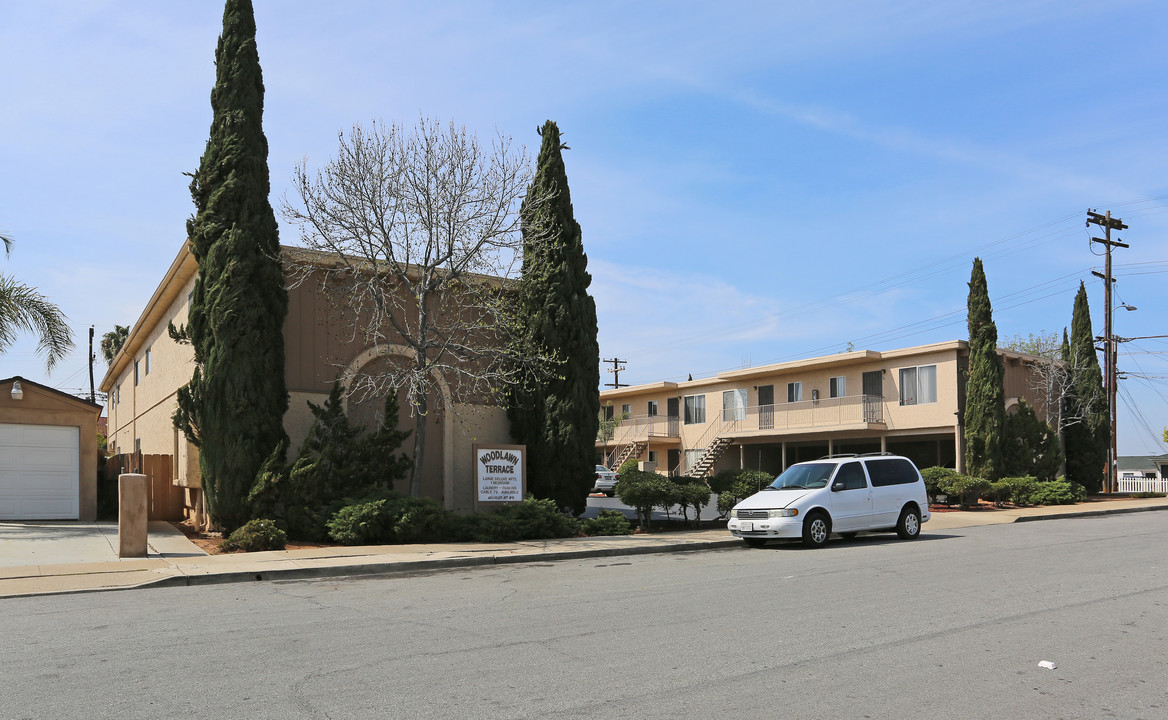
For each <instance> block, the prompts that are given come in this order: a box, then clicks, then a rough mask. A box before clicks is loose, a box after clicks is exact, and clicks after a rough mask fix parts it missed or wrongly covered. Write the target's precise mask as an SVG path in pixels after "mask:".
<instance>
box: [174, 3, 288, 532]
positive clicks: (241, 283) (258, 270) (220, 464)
mask: <svg viewBox="0 0 1168 720" xmlns="http://www.w3.org/2000/svg"><path fill="white" fill-rule="evenodd" d="M255 33H256V28H255V16H254V13H253V11H252V4H251V0H227V3H226V6H225V7H224V10H223V33H222V35H220V36H219V44H218V47H217V48H216V49H215V87H214V88H213V89H212V90H211V109H212V119H211V131H210V137H209V138H208V140H207V147H206V149H205V151H204V152H203V156H202V158H201V160H200V161H199V169H198V171H197V172H196V173H195V175H194V176H193V179H192V180H191V197H192V198H193V200H194V203H195V214H194V216H193V217H192V218H190V219H189V220H188V221H187V236H188V237H189V238H190V243H191V252H192V254H193V255H194V257H195V260H196V261H197V262H198V266H199V273H198V277H197V278H196V280H195V289H194V293H193V294H192V296H191V303H190V313H189V316H188V325H187V328H186V330H185V336H186V337H187V338H188V339H189V340H190V342H191V344H192V345H193V346H194V351H195V365H196V367H195V371H194V374H193V376H192V377H191V381H190V382H189V383H188V384H187V385H186V386H185V387H183V388H182V389H180V390H179V394H178V409H177V410H176V412H175V418H174V419H175V424H176V425H177V426H178V427H180V428H181V429H182V430H183V431H184V433H185V434H186V435H187V437H188V438H190V440H191V441H192V442H193V443H195V444H197V445H198V446H199V468H200V470H201V471H202V483H203V492H204V493H205V496H206V501H207V509H208V511H209V512H210V514H211V517H212V519H213V521H214V522H215V523H217V524H218V525H219V526H220V528H221V529H222V530H223V531H224V532H230V531H231V530H234V529H235V528H237V527H239V526H240V525H242V524H243V523H245V522H247V520H248V519H249V518H248V514H249V513H248V503H247V496H248V493H249V492H250V490H251V486H252V484H253V482H254V481H255V478H256V474H257V472H258V471H259V469H260V467H261V466H262V465H263V463H264V461H265V460H267V459H268V458H269V456H270V455H271V454H272V452H273V451H274V450H275V449H276V448H278V447H280V446H281V444H282V443H283V444H284V445H286V444H287V435H286V434H285V432H284V426H283V419H284V413H285V411H287V409H288V393H287V390H286V388H285V385H284V332H283V328H284V318H285V316H286V315H287V313H288V295H287V289H286V287H285V285H284V276H283V272H282V270H281V266H280V260H279V252H280V245H279V236H278V231H277V225H276V217H275V214H274V213H273V212H272V206H271V204H270V203H269V202H268V192H269V181H268V141H267V139H266V138H265V137H264V132H263V127H262V118H263V109H264V84H263V77H262V75H261V72H260V61H259V54H258V52H257V50H256V41H255Z"/></svg>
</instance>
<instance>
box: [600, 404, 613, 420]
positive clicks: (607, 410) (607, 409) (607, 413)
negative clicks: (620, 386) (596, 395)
mask: <svg viewBox="0 0 1168 720" xmlns="http://www.w3.org/2000/svg"><path fill="white" fill-rule="evenodd" d="M601 412H603V413H604V419H605V420H612V405H605V406H604V407H603V408H601Z"/></svg>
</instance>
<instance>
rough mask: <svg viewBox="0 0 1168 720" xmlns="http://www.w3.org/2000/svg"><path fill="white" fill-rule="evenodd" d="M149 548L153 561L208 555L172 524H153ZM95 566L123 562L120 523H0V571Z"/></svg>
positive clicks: (155, 522) (148, 536)
mask: <svg viewBox="0 0 1168 720" xmlns="http://www.w3.org/2000/svg"><path fill="white" fill-rule="evenodd" d="M146 544H147V552H148V557H152V558H168V557H194V556H202V555H206V553H204V552H203V551H202V550H201V549H199V547H198V546H197V545H195V544H194V543H192V542H191V541H190V540H188V539H187V538H186V536H185V535H183V534H182V533H181V532H179V531H178V530H177V529H175V527H174V526H173V525H171V524H170V523H168V522H162V521H154V522H151V523H150V524H149V527H148V530H147V536H146ZM132 559H134V560H137V559H140V558H132ZM126 560H127V561H129V560H131V558H127V559H126ZM95 562H119V558H118V524H117V523H116V522H52V521H28V522H0V567H23V566H28V565H74V564H81V563H95Z"/></svg>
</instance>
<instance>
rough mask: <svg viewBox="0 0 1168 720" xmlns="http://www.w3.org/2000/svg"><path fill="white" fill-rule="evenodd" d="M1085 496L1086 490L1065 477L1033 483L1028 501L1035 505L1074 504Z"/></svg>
mask: <svg viewBox="0 0 1168 720" xmlns="http://www.w3.org/2000/svg"><path fill="white" fill-rule="evenodd" d="M1086 497H1087V490H1086V489H1085V488H1084V487H1083V486H1082V485H1080V484H1078V483H1074V482H1071V481H1070V480H1067V479H1066V478H1065V477H1061V478H1059V479H1058V480H1051V481H1049V482H1042V483H1035V489H1034V492H1032V493H1031V494H1030V502H1032V503H1034V504H1035V505H1074V504H1075V503H1077V502H1080V501H1082V500H1083V499H1085V498H1086Z"/></svg>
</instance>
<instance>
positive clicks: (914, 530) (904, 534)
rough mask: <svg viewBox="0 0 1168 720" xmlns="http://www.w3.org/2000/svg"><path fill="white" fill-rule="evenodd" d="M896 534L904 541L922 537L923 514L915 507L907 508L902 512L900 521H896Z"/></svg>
mask: <svg viewBox="0 0 1168 720" xmlns="http://www.w3.org/2000/svg"><path fill="white" fill-rule="evenodd" d="M896 534H897V535H899V536H900V539H902V540H914V539H916V538H918V537H920V535H921V513H920V511H919V510H917V509H916V508H913V507H906V508H905V509H904V510H901V511H900V520H897V521H896Z"/></svg>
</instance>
